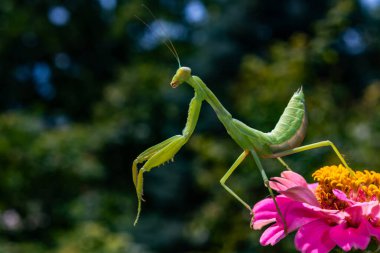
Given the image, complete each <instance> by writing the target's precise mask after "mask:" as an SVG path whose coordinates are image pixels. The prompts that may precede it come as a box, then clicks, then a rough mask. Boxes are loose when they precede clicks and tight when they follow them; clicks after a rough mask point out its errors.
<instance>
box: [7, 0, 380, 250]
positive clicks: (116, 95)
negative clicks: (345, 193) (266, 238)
mask: <svg viewBox="0 0 380 253" xmlns="http://www.w3.org/2000/svg"><path fill="white" fill-rule="evenodd" d="M371 3H372V2H371ZM374 3H377V5H376V4H374ZM140 4H141V2H140V1H123V0H120V1H116V0H98V1H64V2H57V1H30V0H22V1H12V0H3V1H1V3H0V35H1V39H0V56H1V57H0V80H1V85H0V110H1V115H0V132H1V135H0V194H1V195H0V196H1V198H0V252H7V253H8V252H9V253H17V252H30V253H37V252H46V253H66V252H73V253H85V252H94V253H97V252H107V253H114V252H115V253H116V252H128V253H134V252H139V253H140V252H141V253H143V252H188V253H195V252H198V253H200V252H202V253H206V252H220V253H230V252H239V253H244V252H278V251H281V252H294V251H295V250H294V246H293V243H292V239H291V238H287V239H285V240H283V241H282V242H280V243H279V244H278V245H276V246H274V247H265V248H264V247H261V246H260V245H259V237H260V234H261V232H260V231H252V230H251V229H250V227H249V222H250V214H249V213H247V212H246V210H245V209H244V208H243V207H242V206H241V205H240V204H239V203H237V202H236V201H235V200H234V199H233V198H231V197H230V196H229V195H228V194H227V193H226V192H225V190H224V189H223V188H222V187H221V186H220V184H219V179H220V178H221V177H222V175H223V174H224V173H225V171H226V170H227V169H228V168H229V166H230V165H231V164H232V163H233V161H234V160H235V159H236V157H237V156H238V155H239V153H240V152H241V150H239V148H238V147H237V146H236V144H234V143H233V142H232V140H231V139H230V138H229V137H228V135H227V134H226V133H225V130H224V129H223V126H222V125H221V124H220V123H219V122H218V120H217V118H216V116H215V114H214V112H213V111H212V110H211V108H210V107H209V106H208V105H204V106H203V108H202V112H201V115H200V120H199V122H198V126H197V129H196V133H195V134H194V136H193V137H192V138H191V139H190V141H189V143H188V144H187V145H186V146H185V147H184V148H183V149H182V150H181V151H180V152H179V154H178V155H177V156H176V158H175V163H171V164H168V165H165V166H162V167H159V168H158V169H154V170H153V171H152V172H150V173H147V174H146V179H145V185H144V186H145V199H146V200H147V201H146V202H145V203H143V213H142V217H141V220H140V222H139V224H138V225H137V226H136V227H133V226H132V222H133V219H134V216H135V214H136V197H135V191H134V187H133V183H132V179H131V164H132V161H133V159H134V158H135V157H136V156H137V155H138V154H139V153H140V152H141V151H143V150H145V149H146V148H148V147H150V146H152V145H154V144H156V143H158V142H160V141H162V140H164V139H166V138H168V137H170V136H172V135H175V134H178V133H180V131H181V129H182V128H183V127H184V122H185V120H186V116H187V107H188V104H189V101H190V99H191V96H192V90H191V89H190V88H189V87H185V86H184V85H183V87H180V88H178V89H176V90H173V89H171V88H170V86H169V81H170V79H171V76H172V75H173V74H174V73H175V70H176V67H177V66H176V61H175V59H174V57H173V56H172V55H171V54H170V52H169V50H168V48H166V47H165V46H163V45H162V43H161V40H160V37H161V36H162V32H163V30H166V31H165V32H164V34H165V36H169V37H170V38H172V40H173V42H174V44H175V47H176V49H177V51H178V52H179V54H180V57H181V61H182V63H183V64H184V65H186V66H189V67H191V68H192V70H193V73H194V74H195V75H198V76H200V77H201V78H202V79H203V80H204V81H205V82H206V83H207V84H208V86H209V87H210V88H211V89H212V90H213V91H214V92H215V93H216V94H217V96H218V97H219V98H220V100H221V102H222V103H223V104H224V105H225V106H226V108H227V109H229V110H230V112H231V113H232V114H233V115H234V116H235V117H236V118H239V119H241V120H242V121H244V122H246V123H248V124H249V125H251V126H252V127H254V128H257V129H260V130H264V131H270V130H271V129H272V128H273V126H274V125H275V123H276V122H277V120H278V118H279V116H280V115H281V113H282V110H283V109H284V107H285V105H286V103H287V101H288V100H289V98H290V97H291V95H292V93H293V92H294V91H295V90H297V89H298V88H299V87H300V86H302V87H303V89H304V91H305V95H306V101H307V102H306V103H307V109H308V115H309V129H308V133H307V138H306V140H305V143H312V142H316V141H320V140H325V139H330V140H331V141H333V142H335V143H336V144H337V146H338V147H339V148H340V149H341V151H342V152H343V153H344V154H345V156H346V159H347V160H348V161H349V163H350V164H351V166H352V167H353V168H358V169H363V168H369V169H374V170H376V169H377V168H379V167H380V159H379V156H378V155H377V151H378V149H377V148H379V142H378V140H379V139H380V136H379V135H380V108H379V107H380V105H379V100H380V70H379V69H380V62H379V60H378V59H380V58H379V54H380V44H379V41H380V36H379V34H380V31H379V29H380V28H379V27H380V26H379V23H380V16H379V13H380V3H379V2H378V1H373V3H372V5H369V2H368V1H365V0H362V1H353V0H336V1H327V0H325V1H307V2H306V1H300V0H286V1H280V2H279V1H275V0H268V1H251V0H240V1H223V0H204V1H200V0H188V1H170V0H165V1H159V2H157V1H151V2H146V4H147V5H148V6H149V8H151V9H152V10H153V12H154V13H155V15H156V17H157V18H152V17H151V16H150V14H149V12H148V11H147V10H145V9H144V8H142V7H141V5H140ZM135 15H138V16H139V17H140V18H142V19H144V20H145V21H146V22H147V23H148V24H149V25H150V27H151V29H148V28H147V27H146V26H145V25H144V24H142V23H141V22H140V21H139V20H138V19H136V18H135ZM158 20H161V21H165V22H163V23H162V25H161V26H160V25H157V21H158ZM155 21H156V22H155ZM286 160H287V161H288V162H289V163H290V164H291V166H292V167H293V168H294V169H295V170H296V171H298V172H300V173H301V174H303V175H304V176H305V177H308V178H309V179H310V175H311V173H312V171H313V170H314V169H315V168H318V166H321V165H326V164H332V163H336V162H337V159H336V157H335V156H334V155H333V154H332V152H330V151H329V150H328V149H326V150H325V149H321V150H315V151H310V152H306V153H303V154H297V155H294V156H292V157H289V158H286ZM264 166H265V167H266V169H267V171H268V174H269V175H271V176H273V175H278V174H279V173H280V171H281V170H282V168H281V167H280V166H279V165H278V164H277V163H275V162H273V161H271V160H266V161H264ZM228 184H229V185H231V187H232V188H233V189H235V190H236V191H237V192H239V193H240V194H241V195H242V196H243V198H244V199H247V200H249V201H250V202H251V203H252V205H253V204H254V203H255V202H256V201H258V200H260V199H262V198H264V197H266V196H267V195H268V193H267V191H266V189H265V187H264V186H263V184H262V180H261V178H260V176H259V174H258V171H257V170H256V168H255V165H254V163H253V162H252V161H247V162H244V164H243V166H242V167H241V168H239V170H238V171H237V172H236V173H235V174H234V176H233V177H232V178H231V180H230V181H229V182H228Z"/></svg>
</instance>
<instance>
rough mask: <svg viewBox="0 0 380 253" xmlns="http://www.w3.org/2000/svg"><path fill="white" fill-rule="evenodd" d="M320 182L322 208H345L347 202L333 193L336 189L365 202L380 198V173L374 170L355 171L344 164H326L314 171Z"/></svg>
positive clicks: (319, 194)
mask: <svg viewBox="0 0 380 253" xmlns="http://www.w3.org/2000/svg"><path fill="white" fill-rule="evenodd" d="M313 178H314V180H315V181H317V182H318V187H317V188H316V197H317V199H318V201H319V203H320V204H321V206H322V208H326V209H338V210H341V209H344V208H345V207H347V203H346V202H344V201H342V200H339V199H338V198H337V197H336V196H335V195H334V193H333V190H334V189H337V190H341V191H342V192H344V193H345V194H346V195H347V196H348V198H350V199H352V200H354V201H358V202H365V201H371V200H379V199H380V173H376V172H374V171H368V170H364V171H354V173H352V172H351V170H349V169H347V168H346V167H344V166H343V165H339V166H335V165H333V166H325V167H322V168H320V169H318V170H317V171H315V172H314V173H313Z"/></svg>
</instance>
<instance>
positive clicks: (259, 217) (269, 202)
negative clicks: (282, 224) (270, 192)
mask: <svg viewBox="0 0 380 253" xmlns="http://www.w3.org/2000/svg"><path fill="white" fill-rule="evenodd" d="M276 201H277V203H278V205H279V206H287V205H288V204H289V203H290V202H292V200H291V199H289V198H286V197H283V196H278V197H276ZM252 215H253V218H252V224H251V226H252V228H253V229H261V228H262V227H263V226H265V225H268V224H270V223H273V222H275V221H276V217H277V216H278V212H277V209H276V206H275V205H274V202H273V199H271V198H266V199H264V200H261V201H259V202H258V203H256V205H255V206H254V207H253V209H252Z"/></svg>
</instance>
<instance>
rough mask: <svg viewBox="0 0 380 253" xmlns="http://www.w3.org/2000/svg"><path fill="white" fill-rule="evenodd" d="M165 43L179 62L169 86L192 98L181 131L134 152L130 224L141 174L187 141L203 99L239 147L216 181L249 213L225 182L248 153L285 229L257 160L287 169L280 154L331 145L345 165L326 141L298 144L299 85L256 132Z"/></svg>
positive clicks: (303, 124) (302, 120)
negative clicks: (187, 89)
mask: <svg viewBox="0 0 380 253" xmlns="http://www.w3.org/2000/svg"><path fill="white" fill-rule="evenodd" d="M144 24H145V23H144ZM169 43H170V45H171V47H170V46H169V45H168V44H166V43H165V44H166V46H167V47H168V48H169V50H170V51H171V52H172V54H173V55H174V56H175V57H176V59H177V61H178V64H179V68H178V69H177V71H176V73H175V75H174V76H173V78H172V80H171V82H170V85H171V87H172V88H177V87H178V86H180V85H181V84H183V83H186V84H188V85H190V86H191V87H192V88H193V89H194V97H193V98H192V99H191V102H190V105H189V110H188V117H187V121H186V125H185V128H184V129H183V131H182V134H181V135H175V136H173V137H171V138H169V139H167V140H165V141H163V142H161V143H159V144H157V145H155V146H152V147H150V148H148V149H147V150H145V151H144V152H142V153H141V154H140V155H138V156H137V158H136V159H135V160H134V161H133V164H132V176H133V183H134V186H135V188H136V194H137V199H138V208H137V215H136V219H135V222H134V225H136V224H137V222H138V220H139V217H140V212H141V202H142V201H143V175H144V173H146V172H149V171H151V170H152V169H153V168H156V167H157V166H159V165H162V164H164V163H165V162H167V161H170V160H172V159H173V158H174V156H175V155H176V154H177V152H178V151H179V150H180V149H181V148H182V146H183V145H185V144H186V143H187V141H188V140H189V138H190V136H191V135H192V134H193V132H194V130H195V127H196V124H197V121H198V118H199V113H200V110H201V107H202V103H203V102H207V103H208V104H209V105H210V106H211V107H212V109H213V110H214V111H215V113H216V116H217V118H218V119H219V121H220V122H221V123H222V124H223V126H224V127H225V129H226V131H227V133H228V134H229V135H230V137H231V138H232V139H233V140H234V141H235V142H236V144H237V145H239V146H240V147H241V149H242V150H243V152H242V153H241V154H240V155H239V156H238V158H237V159H236V161H235V162H234V163H233V164H232V166H231V167H230V168H229V169H228V170H227V172H226V173H225V175H224V176H223V177H222V178H221V179H220V184H221V185H222V186H223V188H224V189H225V190H226V191H227V192H228V193H229V194H231V195H232V196H233V197H234V198H235V199H236V200H237V201H239V202H240V203H241V204H242V205H243V206H244V207H245V208H247V209H248V210H249V211H250V213H251V207H250V205H249V204H247V202H246V201H244V200H243V199H242V198H241V197H239V196H238V195H237V194H236V193H235V192H234V191H233V190H232V189H231V188H229V187H228V186H227V185H226V181H227V180H228V178H229V177H230V176H231V175H232V174H233V172H235V170H236V169H237V168H238V166H239V165H240V164H241V163H242V162H243V161H244V160H245V159H246V158H247V157H248V156H251V157H252V158H253V160H254V161H255V163H256V165H257V167H258V169H259V171H260V174H261V177H262V179H263V182H264V185H265V186H266V187H267V188H268V190H269V193H270V195H271V197H272V199H273V201H274V203H275V206H276V208H277V211H278V213H279V214H280V217H281V218H282V219H283V224H285V230H286V222H285V220H284V218H283V216H282V214H281V212H280V209H279V207H278V205H277V203H276V199H275V196H274V194H273V192H272V190H271V188H270V187H269V179H268V177H267V175H266V173H265V170H264V167H263V165H262V163H261V159H266V158H274V159H277V160H278V161H279V162H280V163H281V164H282V166H284V167H285V168H286V169H288V170H290V167H289V166H288V165H287V164H286V163H285V161H284V160H283V159H282V157H284V156H288V155H291V154H295V153H299V152H303V151H307V150H311V149H317V148H321V147H331V148H332V150H333V151H334V152H335V154H336V155H337V157H338V158H339V159H340V161H341V162H342V164H343V165H344V166H345V167H347V168H349V167H348V165H347V163H346V161H345V160H344V158H343V156H342V155H341V153H340V152H339V150H338V149H337V148H336V146H335V145H334V143H333V142H331V141H329V140H325V141H320V142H316V143H312V144H309V145H304V146H300V145H301V144H302V142H303V139H304V137H305V135H306V129H307V117H306V107H305V99H304V93H303V90H302V88H300V89H299V90H298V91H296V92H295V93H294V94H293V96H292V97H291V99H290V101H289V103H288V105H287V106H286V108H285V110H284V112H283V114H282V115H281V117H280V119H279V121H278V123H277V124H276V126H275V127H274V129H273V130H272V131H270V132H267V133H265V132H262V131H259V130H257V129H254V128H252V127H249V126H248V125H246V124H245V123H243V122H241V121H239V120H237V119H235V118H233V117H232V115H231V114H230V113H229V112H228V111H227V110H226V108H225V107H224V106H223V105H222V104H221V102H220V101H219V100H218V98H217V97H216V96H215V95H214V93H213V92H212V91H211V90H210V89H209V88H208V87H207V86H206V84H205V83H204V82H203V81H202V80H201V79H200V78H199V77H197V76H192V75H191V69H190V68H189V67H182V66H181V63H180V61H179V57H178V54H177V52H176V50H175V48H174V46H173V44H172V43H171V41H169ZM138 164H143V165H142V167H141V168H140V169H139V168H138Z"/></svg>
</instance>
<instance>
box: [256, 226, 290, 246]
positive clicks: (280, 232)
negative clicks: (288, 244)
mask: <svg viewBox="0 0 380 253" xmlns="http://www.w3.org/2000/svg"><path fill="white" fill-rule="evenodd" d="M284 237H285V232H284V229H283V228H282V227H280V226H278V225H277V224H273V225H272V226H270V227H269V228H267V229H266V230H265V231H264V233H263V234H262V235H261V237H260V244H261V245H263V246H266V245H269V244H270V245H272V246H273V245H275V244H276V243H278V242H279V241H280V240H281V239H282V238H284Z"/></svg>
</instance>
